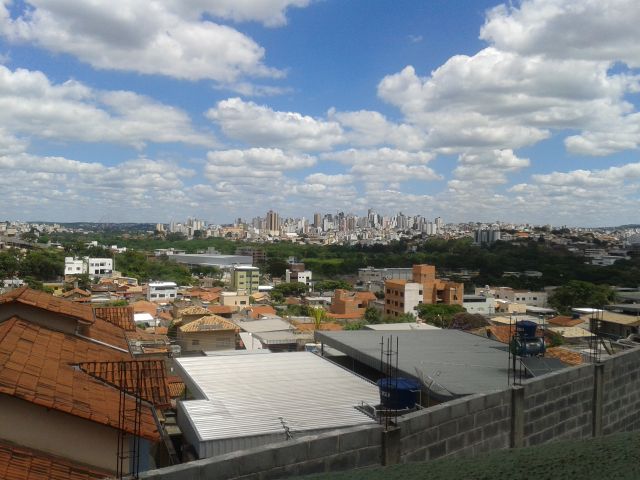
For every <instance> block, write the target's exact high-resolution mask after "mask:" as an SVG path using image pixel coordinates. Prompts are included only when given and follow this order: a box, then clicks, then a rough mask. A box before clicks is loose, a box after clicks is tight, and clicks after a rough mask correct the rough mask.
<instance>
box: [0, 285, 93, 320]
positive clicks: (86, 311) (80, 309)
mask: <svg viewBox="0 0 640 480" xmlns="http://www.w3.org/2000/svg"><path fill="white" fill-rule="evenodd" d="M10 302H18V303H22V304H24V305H31V306H32V307H35V308H41V309H43V310H49V311H51V312H55V313H59V314H60V315H66V316H69V317H73V318H76V319H78V320H80V321H82V322H85V323H93V322H94V320H95V316H94V314H93V309H92V308H91V307H90V306H87V305H81V304H79V303H75V302H72V301H70V300H66V299H63V298H58V297H54V296H53V295H49V294H48V293H45V292H41V291H39V290H31V289H30V288H28V287H21V288H17V289H15V290H12V291H10V292H8V293H5V294H4V295H0V305H2V304H3V303H10Z"/></svg>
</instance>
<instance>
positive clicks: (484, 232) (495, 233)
mask: <svg viewBox="0 0 640 480" xmlns="http://www.w3.org/2000/svg"><path fill="white" fill-rule="evenodd" d="M474 240H475V243H476V244H477V245H491V244H492V243H495V242H497V241H498V240H500V227H499V226H498V225H491V226H489V227H487V226H486V225H481V226H480V227H478V229H477V230H476V231H475V234H474Z"/></svg>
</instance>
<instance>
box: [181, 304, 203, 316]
mask: <svg viewBox="0 0 640 480" xmlns="http://www.w3.org/2000/svg"><path fill="white" fill-rule="evenodd" d="M208 313H209V311H208V310H207V309H206V308H204V307H200V306H198V305H194V306H192V307H187V308H183V309H182V310H180V315H181V316H184V315H207V314H208Z"/></svg>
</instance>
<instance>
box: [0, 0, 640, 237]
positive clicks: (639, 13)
mask: <svg viewBox="0 0 640 480" xmlns="http://www.w3.org/2000/svg"><path fill="white" fill-rule="evenodd" d="M638 25H640V4H639V3H638V2H637V0H598V1H596V0H581V1H579V2H576V1H575V0H522V1H510V2H499V1H496V0H493V1H486V0H476V1H473V2H469V1H468V0H431V1H423V0H376V1H371V0H350V1H349V2H344V1H339V0H261V1H257V0H255V1H252V0H162V1H160V0H144V1H143V0H111V1H109V2H107V1H105V0H92V1H90V2H79V1H77V0H56V1H55V2H53V1H50V0H0V189H1V190H2V200H1V201H0V220H25V221H30V220H42V221H57V222H74V221H88V222H151V223H155V222H163V223H168V222H170V221H171V220H175V221H182V220H184V219H186V218H187V217H188V216H192V217H193V216H195V217H197V218H202V219H205V220H207V221H209V222H212V223H228V222H232V221H233V219H235V218H238V217H241V218H244V219H251V218H252V217H255V216H264V215H265V213H266V211H267V210H269V209H273V210H276V211H278V212H279V213H280V214H281V215H282V216H284V217H289V216H296V217H302V216H304V217H307V218H310V217H312V216H313V213H314V212H321V213H332V212H337V211H344V212H350V213H355V214H364V213H366V210H367V209H368V208H373V209H375V210H376V211H378V212H380V213H382V214H385V215H391V214H395V213H397V212H400V211H401V212H403V213H405V214H408V215H416V214H420V215H423V216H426V217H430V218H434V217H436V216H441V217H443V218H444V219H445V221H446V222H466V221H480V222H493V221H497V220H498V221H506V222H518V223H532V224H551V225H570V226H587V227H588V226H614V225H622V224H637V223H640V218H639V216H638V212H639V211H640V192H639V189H640V160H639V159H638V146H639V144H640V113H639V111H638V106H639V105H640V97H639V94H640V29H638Z"/></svg>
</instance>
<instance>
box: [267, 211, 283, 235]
mask: <svg viewBox="0 0 640 480" xmlns="http://www.w3.org/2000/svg"><path fill="white" fill-rule="evenodd" d="M267 230H270V231H272V232H273V231H278V230H280V216H279V215H278V213H277V212H274V211H273V210H269V211H268V212H267Z"/></svg>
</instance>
